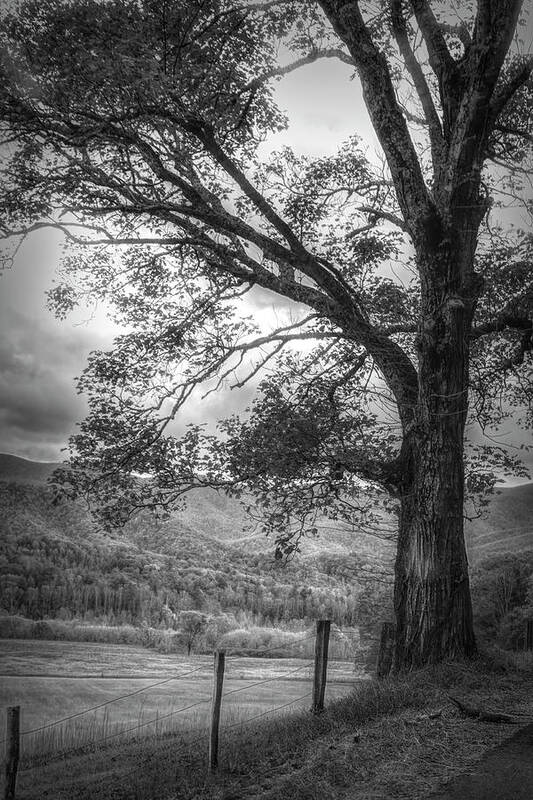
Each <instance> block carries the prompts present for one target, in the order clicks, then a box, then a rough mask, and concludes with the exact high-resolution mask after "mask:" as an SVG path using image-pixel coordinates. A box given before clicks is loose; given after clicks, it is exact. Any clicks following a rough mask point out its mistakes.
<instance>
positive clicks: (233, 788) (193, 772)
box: [20, 658, 533, 800]
mask: <svg viewBox="0 0 533 800" xmlns="http://www.w3.org/2000/svg"><path fill="white" fill-rule="evenodd" d="M519 661H520V662H523V663H513V664H512V665H510V666H509V665H508V666H507V667H505V668H503V667H502V666H501V665H500V664H495V660H494V658H492V660H491V659H489V660H484V661H478V662H474V663H472V662H465V663H460V664H445V665H441V666H439V667H432V668H427V669H425V670H421V671H420V672H418V673H414V674H412V675H409V676H407V677H400V678H395V679H390V680H384V681H379V682H377V681H374V680H370V681H366V682H361V683H360V684H357V685H356V686H355V687H354V690H353V691H352V692H351V693H350V694H349V695H348V696H345V697H344V698H342V699H337V700H330V701H329V702H328V704H327V708H326V710H325V712H324V713H323V714H321V715H318V716H316V715H313V714H311V713H310V712H309V710H308V708H309V700H308V699H305V700H303V701H300V702H301V707H300V708H298V707H296V709H295V708H294V707H292V706H288V707H286V708H285V709H283V710H281V711H278V712H277V713H276V715H270V714H264V713H263V712H264V708H263V710H260V709H261V707H258V710H257V714H261V716H260V717H258V716H256V718H255V719H252V717H253V716H254V714H252V713H251V712H252V711H253V710H254V709H253V707H252V705H251V704H249V705H247V706H246V709H244V708H240V707H239V704H236V705H235V706H234V707H233V708H231V711H230V712H229V713H228V714H227V715H226V716H225V717H224V718H223V720H222V729H221V749H220V767H219V771H218V773H217V774H216V775H209V774H208V773H207V770H206V759H207V733H206V730H205V727H204V724H203V721H202V720H201V718H200V717H198V718H197V721H198V726H197V727H196V728H195V729H194V728H192V727H191V728H189V729H188V730H183V731H179V732H173V733H165V731H164V730H163V729H161V730H160V731H159V732H158V735H157V736H155V735H153V736H150V737H146V738H144V739H142V740H141V739H137V740H135V739H134V740H130V741H128V742H125V741H121V742H114V743H113V744H111V743H109V744H108V746H105V747H102V748H100V749H98V750H93V751H89V752H87V751H85V752H81V753H79V754H76V755H74V756H72V757H70V758H68V759H64V760H57V761H53V762H49V763H48V764H47V765H46V766H44V765H41V766H36V767H34V768H33V769H30V770H26V771H25V772H23V773H22V774H21V776H20V778H21V781H20V800H37V798H39V800H43V799H44V798H54V800H67V798H68V800H89V798H91V800H178V798H179V800H230V798H231V800H256V798H257V800H259V798H261V800H285V799H286V798H287V797H290V798H291V800H333V799H334V798H335V800H338V799H339V798H341V797H345V796H346V797H347V796H348V795H349V796H350V797H354V798H355V797H369V796H372V797H373V798H380V799H381V800H385V798H387V800H390V798H422V797H426V796H427V795H428V794H429V793H430V791H432V790H434V789H435V788H436V787H438V785H439V784H440V783H441V782H442V781H443V780H445V779H447V778H449V777H450V776H451V775H453V774H454V772H456V771H461V770H464V769H466V768H468V767H469V766H471V765H472V764H473V763H475V761H476V760H477V759H479V757H480V756H481V754H482V753H483V752H484V750H485V749H486V748H487V747H489V746H491V745H492V744H495V743H498V742H499V741H501V740H502V739H503V738H504V737H505V736H508V735H510V734H511V733H513V732H514V730H516V728H515V727H514V726H502V725H500V726H498V725H490V724H483V723H480V722H478V721H477V720H472V719H463V718H461V717H460V715H459V714H458V711H457V709H455V707H454V706H453V705H452V704H451V703H449V701H448V699H447V698H448V694H455V695H456V696H462V697H464V698H468V699H469V701H470V702H473V703H474V704H475V703H479V704H481V705H485V706H486V705H487V704H488V703H490V704H491V706H492V707H493V708H494V707H499V708H502V709H505V710H506V711H510V712H513V711H516V713H522V714H527V713H529V714H530V718H531V719H533V705H532V704H531V697H532V691H531V690H532V689H533V675H532V670H531V661H530V660H529V659H517V662H519ZM528 703H529V705H528ZM245 712H246V717H247V718H248V719H249V720H250V721H249V722H246V721H244V722H241V718H242V715H243V714H244V713H245ZM523 719H524V720H525V719H526V717H523ZM37 786H38V789H36V787H37ZM346 792H348V794H346Z"/></svg>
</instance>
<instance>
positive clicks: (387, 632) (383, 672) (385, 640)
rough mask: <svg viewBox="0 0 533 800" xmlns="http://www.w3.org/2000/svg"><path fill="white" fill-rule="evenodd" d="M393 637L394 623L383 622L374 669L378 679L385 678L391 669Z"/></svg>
mask: <svg viewBox="0 0 533 800" xmlns="http://www.w3.org/2000/svg"><path fill="white" fill-rule="evenodd" d="M395 636H396V627H395V625H394V623H392V622H384V623H383V625H382V627H381V640H380V643H379V654H378V663H377V669H376V673H377V676H378V678H386V677H387V675H388V674H389V672H390V671H391V669H392V658H393V655H394V638H395Z"/></svg>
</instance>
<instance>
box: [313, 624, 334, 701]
mask: <svg viewBox="0 0 533 800" xmlns="http://www.w3.org/2000/svg"><path fill="white" fill-rule="evenodd" d="M330 627H331V622H330V621H329V619H319V620H318V621H317V623H316V641H315V676H314V681H313V707H312V709H311V710H312V712H313V713H314V714H319V713H320V712H321V711H323V710H324V693H325V691H326V672H327V667H328V645H329V629H330Z"/></svg>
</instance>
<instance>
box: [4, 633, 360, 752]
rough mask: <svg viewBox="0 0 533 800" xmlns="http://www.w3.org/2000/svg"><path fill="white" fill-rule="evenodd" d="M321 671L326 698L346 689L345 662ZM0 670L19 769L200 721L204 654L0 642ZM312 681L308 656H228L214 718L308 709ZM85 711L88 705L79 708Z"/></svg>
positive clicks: (204, 701)
mask: <svg viewBox="0 0 533 800" xmlns="http://www.w3.org/2000/svg"><path fill="white" fill-rule="evenodd" d="M191 673H192V674H191ZM329 675H330V681H329V684H328V688H327V696H328V699H330V700H331V699H334V698H335V697H339V696H341V695H344V694H346V693H347V692H348V691H349V690H350V688H351V686H352V685H353V682H354V678H355V675H354V671H353V667H352V665H351V664H349V663H348V662H331V663H330V669H329ZM0 676H1V685H0V707H2V708H5V707H6V706H8V705H20V706H21V730H22V731H23V732H25V733H24V735H23V736H22V766H29V765H31V764H32V763H35V762H36V761H40V762H42V761H45V760H46V759H47V758H49V757H56V756H58V755H60V754H61V755H65V754H66V753H69V752H73V751H75V750H76V749H79V748H80V747H82V746H86V745H89V744H91V745H93V746H95V745H98V746H109V745H112V744H115V743H117V742H118V741H121V740H122V741H124V740H125V739H128V738H130V739H131V738H139V737H144V738H147V737H154V736H155V737H158V738H160V737H164V736H166V735H168V734H170V733H171V732H174V733H175V732H176V731H181V732H191V731H193V732H195V733H198V734H200V733H201V732H203V731H204V730H205V728H206V725H207V721H208V714H209V708H210V700H211V694H212V658H211V657H208V656H192V657H190V658H185V657H183V656H174V655H162V654H157V653H154V651H152V650H145V649H143V648H138V647H132V646H128V645H122V646H121V645H103V644H82V643H77V642H57V641H54V642H45V641H32V640H20V641H17V640H0ZM311 686H312V664H311V662H310V661H306V660H302V659H271V658H269V659H266V658H241V657H233V658H232V657H229V658H228V660H227V666H226V674H225V682H224V692H225V694H226V695H227V696H226V697H225V698H224V701H223V707H222V719H221V724H222V725H223V726H228V725H231V726H234V725H235V724H237V723H238V722H239V721H242V720H246V719H249V718H251V717H255V716H257V715H258V714H261V715H264V714H268V713H269V712H272V711H274V710H275V709H276V707H278V706H283V707H284V708H287V707H289V706H290V707H291V708H293V709H298V708H307V707H309V704H310V698H309V693H310V691H311ZM119 697H122V699H120V700H118V701H116V700H115V698H119ZM300 698H301V699H300ZM110 701H114V702H110ZM85 709H94V710H92V711H89V712H88V713H84V714H80V713H79V712H80V711H83V710H85ZM182 709H183V710H182ZM68 717H71V718H70V719H65V721H64V722H63V723H61V724H53V723H55V722H56V721H58V720H60V719H63V718H68ZM0 724H1V725H2V728H1V729H3V728H4V725H3V723H0ZM32 731H35V732H34V733H32Z"/></svg>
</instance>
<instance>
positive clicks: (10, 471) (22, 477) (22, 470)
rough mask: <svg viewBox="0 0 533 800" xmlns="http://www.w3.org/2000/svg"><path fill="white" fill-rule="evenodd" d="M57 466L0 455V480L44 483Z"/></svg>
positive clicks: (50, 463)
mask: <svg viewBox="0 0 533 800" xmlns="http://www.w3.org/2000/svg"><path fill="white" fill-rule="evenodd" d="M58 466H59V464H55V463H53V462H40V461H28V459H26V458H19V456H11V455H8V454H7V453H0V480H2V481H14V482H15V483H44V482H45V481H46V480H47V479H48V477H49V476H50V475H51V474H52V472H53V471H54V470H55V469H56V467H58Z"/></svg>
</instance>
